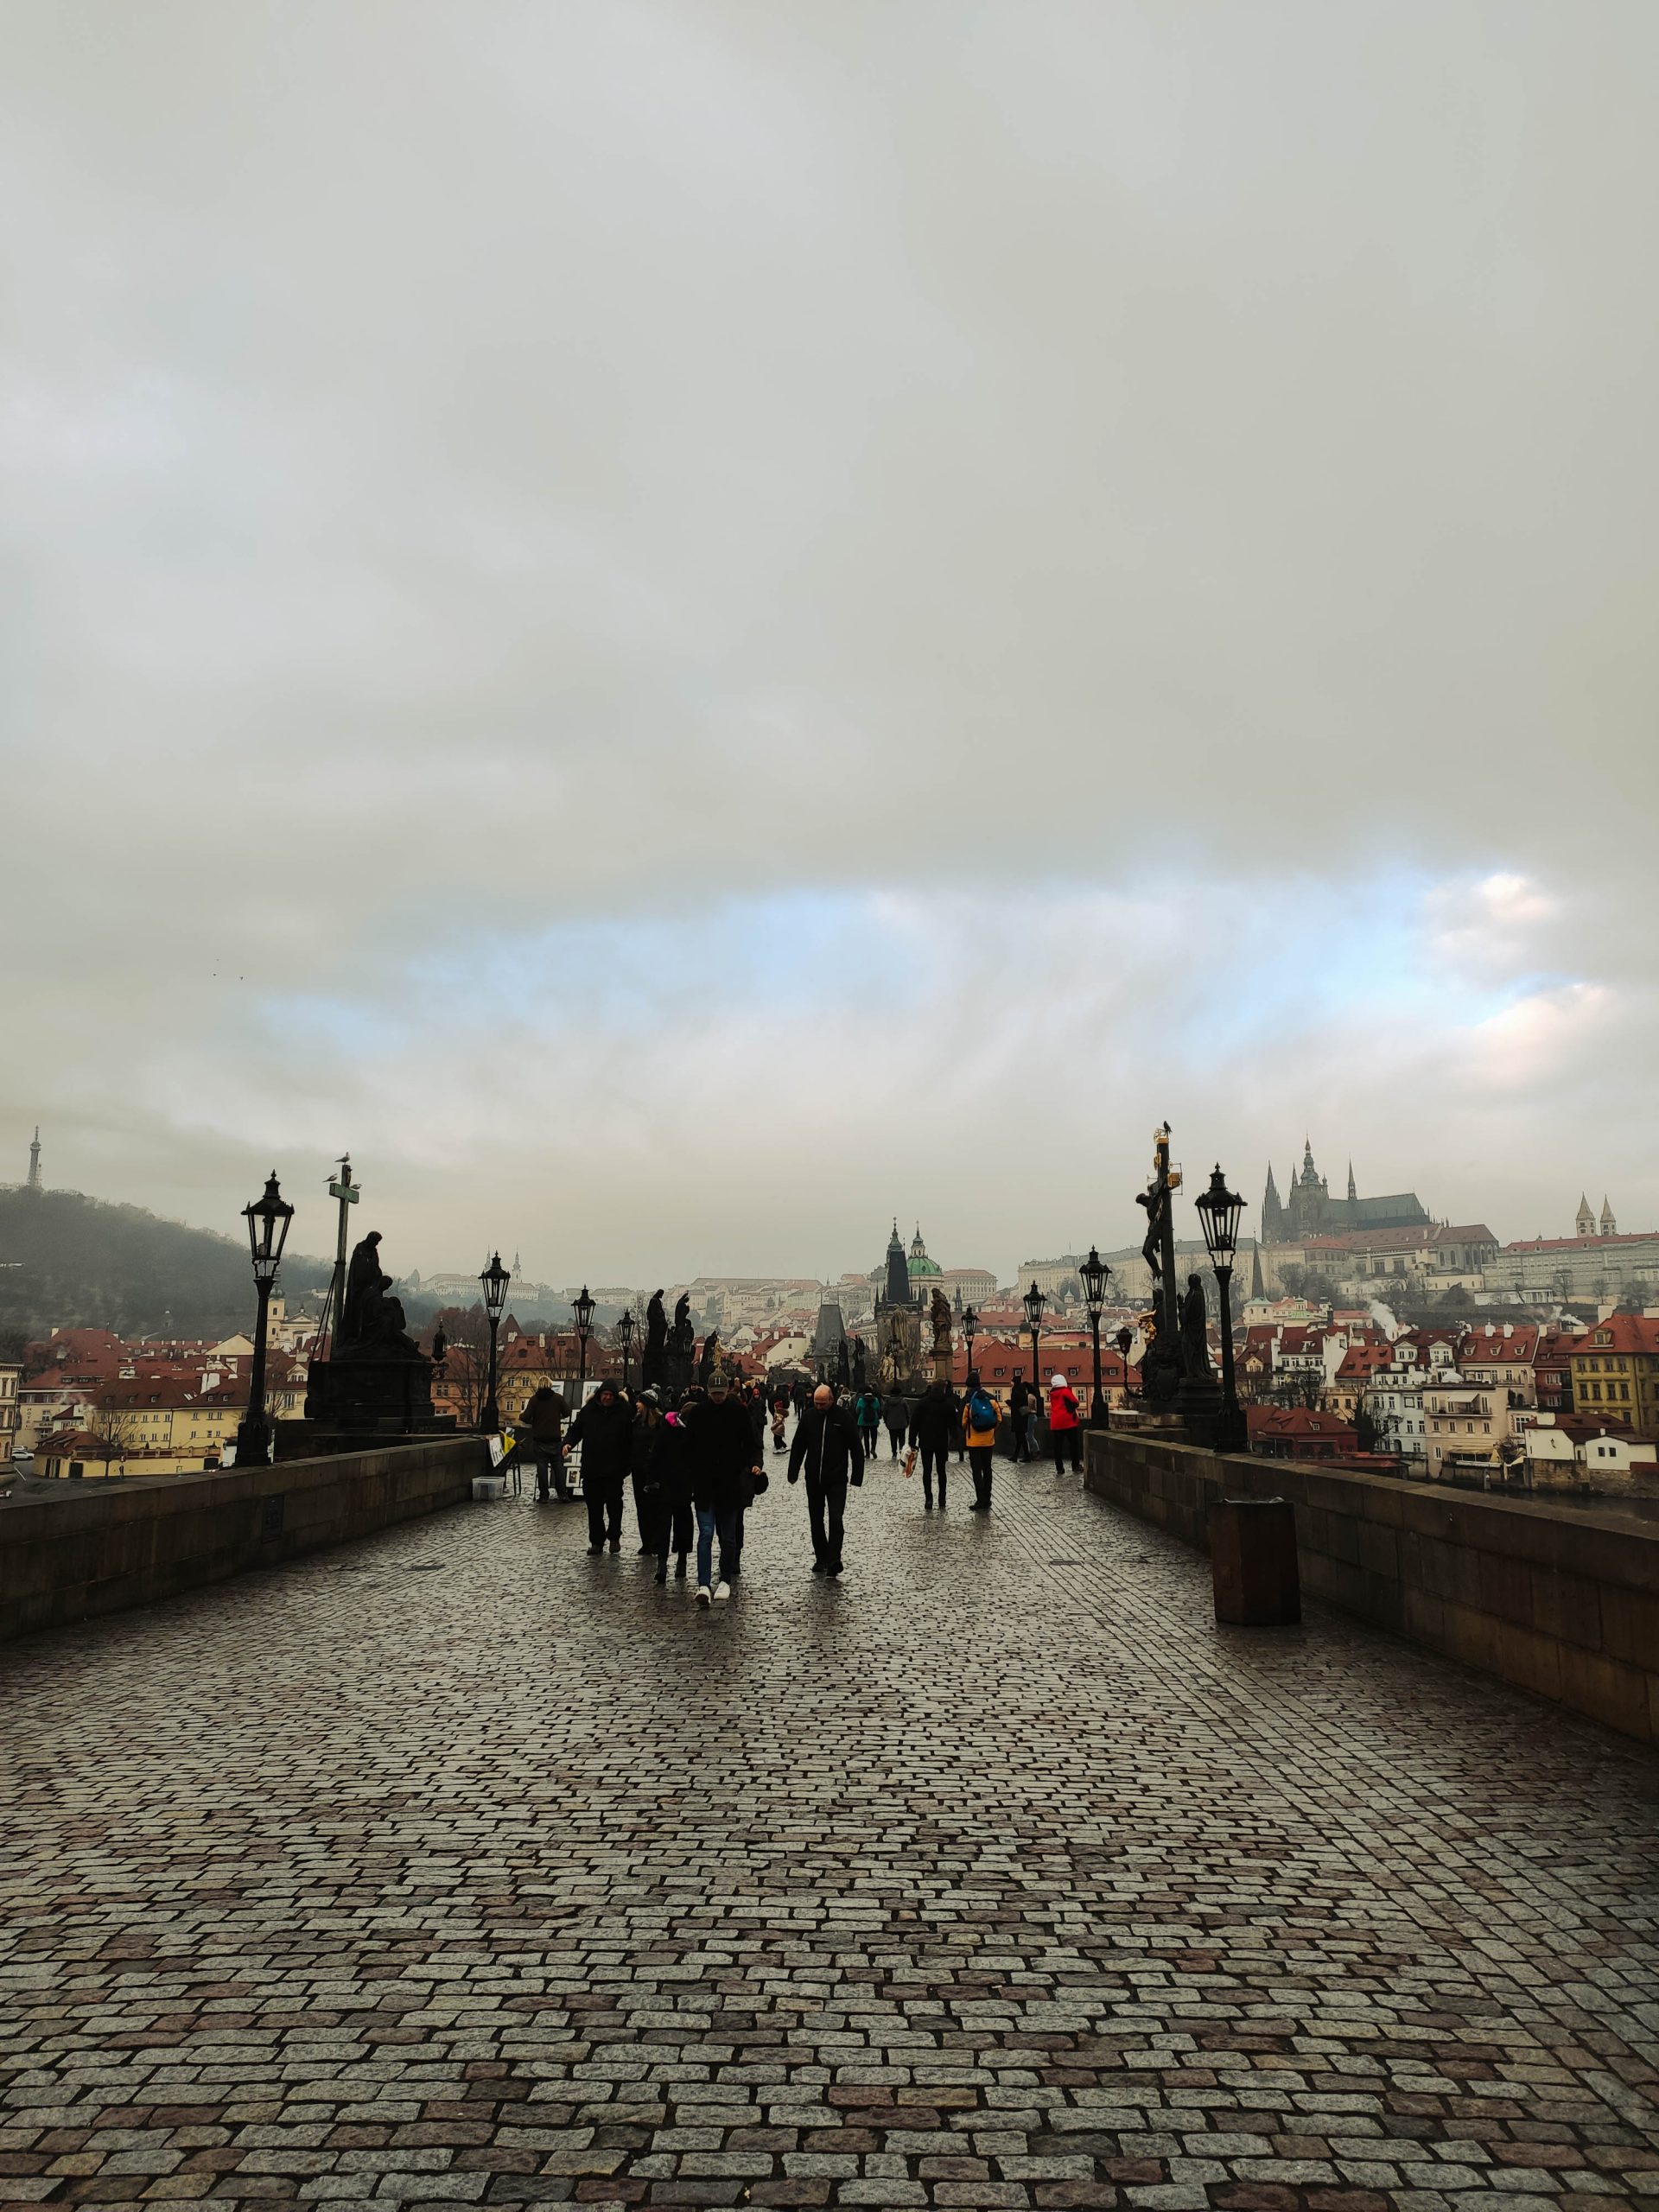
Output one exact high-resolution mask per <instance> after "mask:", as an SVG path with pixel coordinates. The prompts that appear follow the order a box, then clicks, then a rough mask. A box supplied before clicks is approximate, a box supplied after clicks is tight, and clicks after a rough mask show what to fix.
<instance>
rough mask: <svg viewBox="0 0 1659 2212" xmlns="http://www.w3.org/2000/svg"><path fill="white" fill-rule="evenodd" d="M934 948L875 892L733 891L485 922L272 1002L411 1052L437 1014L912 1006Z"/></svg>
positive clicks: (282, 1016)
mask: <svg viewBox="0 0 1659 2212" xmlns="http://www.w3.org/2000/svg"><path fill="white" fill-rule="evenodd" d="M927 969H928V963H927V957H926V946H925V940H924V939H923V938H921V937H920V936H919V935H918V934H914V933H911V932H906V931H894V930H893V929H892V928H891V927H890V926H889V925H888V922H887V919H886V918H884V916H883V914H882V913H881V912H880V895H879V894H877V893H872V892H870V891H868V890H867V889H865V888H864V887H857V888H855V889H851V890H846V891H842V890H834V889H809V890H799V891H788V892H775V891H769V892H766V893H761V894H760V895H757V896H754V897H747V898H746V897H744V896H742V895H741V894H734V895H733V896H731V897H729V898H727V899H722V900H721V901H720V902H719V903H718V904H716V905H713V906H709V907H707V908H703V909H700V910H698V911H696V912H692V913H690V914H687V915H677V914H670V913H667V912H659V911H647V912H644V913H626V912H623V913H616V914H610V915H594V916H590V917H587V918H581V919H573V920H560V921H557V922H554V923H550V924H549V923H543V922H537V924H535V925H533V926H530V927H515V926H513V925H511V924H497V925H493V926H490V925H476V926H474V927H472V928H470V929H468V930H467V931H464V932H461V933H454V932H449V933H447V934H446V938H445V941H444V944H443V946H442V950H436V949H434V948H432V947H427V948H424V949H423V950H420V951H418V952H416V954H414V955H413V956H411V957H408V958H406V959H404V960H401V961H398V962H397V963H390V962H388V963H383V964H381V965H380V966H379V968H378V971H377V972H376V974H375V976H374V979H373V982H372V985H371V986H370V987H369V988H367V989H365V992H364V993H363V994H362V995H360V996H357V997H348V996H346V995H342V994H340V993H337V992H331V993H327V994H311V995H289V996H285V997H281V998H277V999H274V1000H273V1001H270V1014H271V1016H272V1018H273V1020H276V1021H277V1022H278V1023H280V1024H288V1025H291V1029H290V1033H291V1034H292V1035H294V1036H295V1037H296V1038H299V1039H303V1040H305V1041H307V1042H309V1043H312V1044H314V1045H315V1046H318V1047H323V1048H327V1047H330V1046H333V1047H339V1048H346V1047H353V1048H359V1049H367V1050H374V1049H391V1048H393V1047H395V1046H399V1045H404V1046H406V1045H407V1044H408V1043H410V1041H411V1039H412V1038H413V1037H414V1036H415V1035H416V1033H419V1032H420V1031H421V1030H422V1029H423V1028H424V1027H426V1025H427V1024H428V1023H429V1021H430V1020H431V1019H432V1018H433V1014H434V1010H435V1009H439V1008H441V1009H442V1011H443V1014H444V1018H445V1020H446V1021H448V1022H452V1023H453V1022H454V1021H455V1020H463V1021H466V1022H468V1023H471V1024H474V1025H478V1026H480V1027H500V1026H501V1025H503V1024H511V1023H512V1022H515V1021H534V1022H539V1023H541V1024H543V1025H544V1026H546V1027H552V1028H562V1027H565V1026H567V1025H568V1024H571V1023H578V1022H581V1021H583V1020H591V1019H595V1018H597V1019H600V1020H603V1022H604V1023H605V1024H606V1026H607V1027H625V1026H626V1025H627V1024H628V1023H629V1022H630V1021H632V1020H653V1021H664V1020H670V1021H671V1020H677V1019H680V1018H685V1019H690V1020H702V1019H705V1018H707V1017H708V1016H709V1014H718V1013H719V1011H720V1009H721V1007H735V1006H742V1007H752V1006H756V1005H759V1006H761V1007H765V1006H766V1005H768V1004H775V1005H777V1006H779V1007H780V1008H783V1007H789V1008H791V1009H794V1010H797V1011H798V1008H799V1007H800V1004H801V1003H802V1001H808V1002H810V1001H813V1000H814V999H817V998H819V997H823V998H824V999H826V1000H830V1001H836V1002H837V1003H840V1002H843V1001H846V1000H848V999H849V998H857V999H858V1000H860V1001H863V1002H867V1003H870V1004H871V1005H873V1006H874V1007H879V1008H880V1007H892V1006H893V1005H894V1004H895V1003H903V1002H910V1001H913V1000H914V998H915V997H916V996H917V995H918V993H919V992H920V991H921V990H923V989H924V988H925V984H926V982H927Z"/></svg>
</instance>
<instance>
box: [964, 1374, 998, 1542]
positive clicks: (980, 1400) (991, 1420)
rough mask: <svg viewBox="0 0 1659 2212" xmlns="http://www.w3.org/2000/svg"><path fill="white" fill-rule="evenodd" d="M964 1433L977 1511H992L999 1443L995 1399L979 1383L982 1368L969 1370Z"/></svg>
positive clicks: (974, 1508)
mask: <svg viewBox="0 0 1659 2212" xmlns="http://www.w3.org/2000/svg"><path fill="white" fill-rule="evenodd" d="M962 1433H963V1437H964V1438H965V1439H966V1440H967V1444H968V1465H969V1471H971V1473H972V1475H973V1478H974V1503H973V1505H972V1507H971V1509H970V1510H972V1511H973V1512H975V1513H988V1512H989V1511H990V1510H991V1451H992V1447H993V1446H995V1442H996V1401H995V1399H994V1398H993V1397H992V1396H991V1395H990V1393H989V1391H988V1390H987V1389H983V1388H982V1385H981V1383H980V1379H979V1370H978V1369H977V1368H972V1369H970V1370H969V1375H968V1389H967V1392H966V1395H964V1396H963V1402H962Z"/></svg>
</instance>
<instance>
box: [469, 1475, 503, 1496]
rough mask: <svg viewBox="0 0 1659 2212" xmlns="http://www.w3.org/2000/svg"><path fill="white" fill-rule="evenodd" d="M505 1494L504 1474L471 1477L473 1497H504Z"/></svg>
mask: <svg viewBox="0 0 1659 2212" xmlns="http://www.w3.org/2000/svg"><path fill="white" fill-rule="evenodd" d="M506 1494H507V1478H506V1477H505V1475H474V1477H473V1496H474V1497H505V1496H506Z"/></svg>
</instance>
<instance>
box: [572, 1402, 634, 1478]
mask: <svg viewBox="0 0 1659 2212" xmlns="http://www.w3.org/2000/svg"><path fill="white" fill-rule="evenodd" d="M566 1442H567V1443H569V1444H580V1445H581V1446H582V1488H583V1489H584V1490H596V1489H598V1488H599V1487H600V1486H601V1484H611V1483H620V1481H621V1480H622V1478H623V1477H624V1476H625V1475H626V1473H628V1471H629V1470H630V1469H631V1468H632V1465H633V1408H632V1406H631V1405H630V1404H629V1403H628V1402H627V1400H626V1398H624V1397H621V1396H620V1395H619V1396H617V1397H615V1398H613V1399H612V1401H611V1402H610V1404H609V1405H608V1406H607V1405H606V1404H604V1403H603V1402H601V1399H600V1397H599V1395H598V1394H597V1393H595V1394H594V1396H593V1397H591V1398H589V1399H588V1402H587V1404H586V1405H585V1406H584V1407H583V1408H582V1411H581V1412H580V1413H579V1414H577V1415H576V1417H575V1421H572V1422H571V1424H570V1433H569V1436H568V1437H567V1438H566Z"/></svg>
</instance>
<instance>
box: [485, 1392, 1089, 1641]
mask: <svg viewBox="0 0 1659 2212" xmlns="http://www.w3.org/2000/svg"><path fill="white" fill-rule="evenodd" d="M1015 1389H1016V1390H1017V1391H1018V1392H1019V1393H1020V1403H1019V1406H1018V1407H1017V1408H1016V1407H1015V1406H1014V1394H1013V1393H1011V1394H1010V1408H1009V1410H1010V1415H1011V1419H1012V1425H1013V1432H1014V1433H1013V1437H1012V1446H1013V1450H1012V1456H1013V1457H1014V1459H1020V1458H1021V1457H1025V1456H1027V1455H1029V1456H1033V1457H1034V1456H1036V1455H1035V1452H1033V1451H1031V1449H1030V1440H1029V1437H1028V1434H1027V1405H1028V1404H1029V1405H1031V1406H1032V1407H1033V1408H1035V1410H1036V1412H1037V1413H1038V1414H1039V1415H1040V1414H1041V1413H1042V1411H1043V1401H1042V1396H1041V1394H1040V1393H1038V1392H1034V1391H1031V1390H1030V1389H1028V1387H1026V1386H1022V1385H1021V1384H1020V1383H1019V1382H1016V1385H1015ZM1046 1410H1047V1418H1048V1423H1049V1433H1050V1437H1051V1439H1052V1442H1053V1446H1054V1464H1055V1467H1056V1469H1057V1471H1058V1470H1059V1469H1061V1467H1062V1465H1063V1461H1064V1458H1065V1453H1066V1452H1068V1450H1069V1452H1070V1456H1071V1465H1072V1466H1073V1467H1074V1468H1075V1467H1077V1465H1079V1464H1080V1462H1079V1436H1080V1426H1079V1414H1078V1408H1077V1396H1076V1394H1075V1393H1074V1392H1073V1391H1072V1389H1071V1386H1070V1385H1069V1384H1068V1383H1066V1381H1065V1377H1064V1376H1060V1375H1056V1376H1054V1378H1053V1382H1052V1385H1051V1388H1050V1390H1049V1393H1048V1402H1047V1408H1046ZM791 1412H794V1413H796V1414H797V1415H798V1418H797V1421H796V1426H795V1433H794V1436H793V1438H792V1439H791V1440H789V1441H788V1444H787V1447H786V1448H787V1451H788V1479H789V1481H790V1482H791V1484H794V1483H797V1482H801V1481H804V1483H805V1485H806V1501H807V1514H808V1518H809V1521H810V1525H811V1531H812V1572H813V1573H814V1574H819V1575H826V1576H829V1577H830V1578H832V1579H833V1578H835V1577H836V1576H839V1575H840V1574H841V1573H842V1571H843V1570H842V1544H843V1541H844V1531H845V1523H846V1511H847V1493H848V1491H849V1489H857V1488H858V1487H859V1486H860V1485H861V1484H862V1482H863V1480H864V1471H865V1467H866V1465H867V1463H868V1460H870V1459H873V1458H874V1457H875V1455H876V1448H877V1441H878V1440H879V1437H880V1433H881V1431H882V1430H883V1429H884V1428H885V1429H886V1431H887V1436H888V1440H889V1445H890V1451H891V1456H892V1457H893V1459H898V1458H899V1456H900V1454H901V1452H906V1451H913V1452H916V1453H917V1454H918V1458H919V1461H920V1471H921V1477H922V1497H923V1504H924V1508H925V1510H926V1511H927V1512H930V1513H931V1512H932V1511H933V1510H934V1497H935V1489H936V1486H937V1491H938V1510H940V1511H941V1512H943V1511H944V1510H945V1507H946V1497H947V1470H948V1465H949V1462H950V1459H951V1457H952V1456H953V1454H954V1456H955V1458H956V1459H957V1462H958V1463H959V1464H960V1462H961V1460H962V1459H963V1456H964V1455H965V1456H966V1458H967V1461H968V1466H969V1473H970V1474H971V1476H972V1478H973V1486H974V1496H973V1501H972V1504H971V1506H970V1509H969V1510H971V1511H973V1512H976V1513H988V1512H989V1511H990V1510H991V1482H992V1465H993V1459H994V1456H995V1446H996V1440H997V1428H998V1421H999V1413H998V1408H997V1405H996V1402H995V1399H994V1398H992V1397H991V1395H990V1394H989V1393H988V1391H987V1390H986V1389H984V1388H983V1386H982V1383H981V1381H980V1377H979V1375H978V1373H977V1371H975V1372H971V1373H970V1374H969V1376H968V1379H967V1387H966V1389H965V1390H964V1391H963V1393H962V1394H960V1395H958V1393H957V1391H955V1390H954V1389H952V1388H951V1387H950V1384H949V1383H940V1382H936V1383H930V1384H929V1386H928V1388H927V1389H925V1391H923V1393H922V1394H921V1395H920V1396H919V1397H918V1398H916V1399H913V1400H912V1399H907V1398H905V1397H903V1396H900V1395H898V1394H896V1393H893V1394H890V1395H888V1397H887V1399H885V1400H884V1399H883V1398H882V1397H881V1396H880V1394H879V1393H877V1392H875V1391H873V1390H863V1391H860V1392H859V1393H857V1394H856V1395H855V1394H853V1393H852V1392H850V1391H847V1390H845V1389H843V1390H842V1391H841V1392H839V1393H837V1391H836V1389H834V1388H833V1387H832V1386H831V1385H830V1384H829V1383H819V1384H818V1386H817V1389H815V1390H814V1391H813V1392H812V1393H811V1395H810V1398H808V1397H807V1395H806V1392H805V1389H804V1387H803V1386H801V1385H799V1384H796V1385H795V1386H793V1392H792V1395H791V1392H790V1391H786V1390H785V1389H782V1388H781V1387H780V1388H779V1389H776V1390H774V1391H773V1392H772V1395H771V1398H770V1400H768V1398H767V1397H766V1395H764V1394H763V1393H762V1392H761V1390H760V1389H759V1388H758V1387H757V1386H755V1385H754V1384H752V1383H742V1384H737V1385H734V1383H732V1382H731V1380H730V1378H729V1377H728V1376H725V1375H724V1374H721V1373H720V1372H718V1371H717V1372H715V1374H713V1375H711V1376H710V1377H709V1381H708V1383H706V1384H702V1383H699V1384H694V1385H693V1386H692V1388H691V1389H689V1390H688V1391H686V1392H685V1393H684V1395H683V1396H682V1397H681V1398H680V1400H679V1402H677V1404H674V1405H669V1404H666V1403H665V1402H664V1395H663V1393H661V1392H660V1391H658V1390H657V1389H644V1390H641V1391H639V1393H637V1394H630V1393H629V1392H627V1391H626V1390H625V1389H622V1388H621V1386H620V1384H618V1383H614V1382H612V1381H610V1380H607V1381H605V1382H602V1383H601V1384H600V1385H599V1388H598V1389H596V1390H595V1391H594V1395H592V1397H590V1398H589V1399H588V1402H587V1403H586V1404H585V1405H583V1406H582V1408H580V1410H579V1411H578V1412H577V1413H576V1414H575V1418H574V1419H572V1418H571V1416H570V1408H569V1404H568V1402H566V1400H565V1399H564V1397H563V1395H561V1394H560V1392H558V1391H557V1390H556V1389H553V1387H552V1386H551V1384H550V1383H543V1385H542V1387H541V1388H540V1389H538V1390H537V1391H536V1392H534V1394H533V1395H531V1398H530V1400H529V1402H527V1404H526V1405H525V1408H524V1414H523V1416H522V1428H523V1431H524V1434H525V1438H526V1441H527V1443H528V1446H529V1449H530V1452H531V1456H532V1457H533V1459H534V1461H535V1465H536V1490H537V1497H538V1498H539V1499H541V1500H542V1501H543V1502H546V1501H549V1500H551V1499H568V1498H569V1497H571V1496H572V1492H571V1491H570V1488H569V1483H568V1481H567V1478H566V1460H565V1453H566V1451H567V1449H568V1448H569V1446H574V1445H578V1444H579V1445H580V1446H582V1496H583V1497H584V1499H585V1500H586V1503H587V1507H588V1552H589V1554H590V1555H591V1556H593V1557H594V1558H598V1557H599V1556H600V1555H601V1554H602V1553H603V1552H604V1551H605V1550H606V1548H607V1546H608V1548H610V1550H612V1551H613V1552H616V1551H620V1549H621V1548H622V1509H623V1498H624V1495H625V1492H626V1491H628V1490H629V1489H631V1490H632V1495H633V1504H634V1515H635V1518H636V1521H637V1522H638V1526H639V1551H640V1554H641V1555H642V1556H649V1555H652V1554H655V1557H656V1560H657V1580H658V1582H659V1583H665V1582H666V1581H667V1580H668V1567H669V1560H670V1558H671V1556H672V1557H673V1559H674V1561H675V1567H674V1573H675V1577H676V1580H682V1581H683V1580H684V1579H685V1577H686V1574H687V1572H688V1561H689V1560H690V1555H691V1552H692V1548H693V1546H694V1544H695V1547H696V1573H697V1581H696V1597H697V1602H698V1604H699V1605H714V1604H717V1603H721V1602H723V1601H724V1600H726V1599H728V1598H729V1597H730V1596H731V1594H732V1585H733V1583H734V1581H736V1580H738V1578H739V1577H740V1575H741V1573H742V1558H743V1533H744V1530H743V1523H744V1516H745V1514H746V1513H747V1510H748V1509H749V1507H750V1506H751V1505H752V1504H753V1502H754V1500H755V1499H756V1498H757V1497H760V1495H761V1494H762V1493H763V1492H764V1491H766V1489H767V1488H768V1487H769V1486H770V1478H769V1477H768V1475H767V1472H766V1459H765V1440H766V1430H767V1427H768V1425H770V1427H771V1431H772V1446H773V1450H774V1452H779V1453H781V1452H783V1451H784V1450H785V1436H786V1430H787V1423H788V1419H789V1415H790V1414H791Z"/></svg>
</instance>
